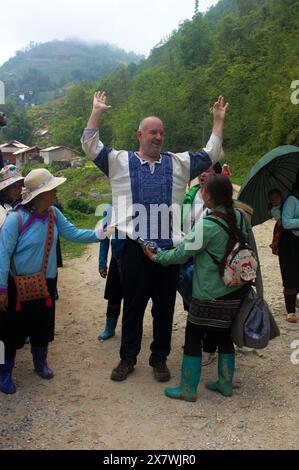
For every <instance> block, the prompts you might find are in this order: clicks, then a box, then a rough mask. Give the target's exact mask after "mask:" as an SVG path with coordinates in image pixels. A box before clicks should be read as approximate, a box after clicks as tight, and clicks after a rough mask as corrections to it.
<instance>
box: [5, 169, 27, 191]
mask: <svg viewBox="0 0 299 470" xmlns="http://www.w3.org/2000/svg"><path fill="white" fill-rule="evenodd" d="M23 179H24V178H23V176H22V175H20V173H19V172H18V170H17V167H16V166H15V165H7V166H4V167H3V168H2V169H1V170H0V191H2V189H5V188H7V187H8V186H11V185H12V184H14V183H16V182H17V181H21V180H23Z"/></svg>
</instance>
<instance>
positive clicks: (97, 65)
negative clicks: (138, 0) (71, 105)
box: [0, 40, 141, 104]
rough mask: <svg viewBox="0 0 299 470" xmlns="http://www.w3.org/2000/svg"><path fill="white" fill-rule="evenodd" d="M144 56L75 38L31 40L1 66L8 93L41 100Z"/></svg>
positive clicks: (137, 60)
mask: <svg viewBox="0 0 299 470" xmlns="http://www.w3.org/2000/svg"><path fill="white" fill-rule="evenodd" d="M140 60H141V56H138V55H136V54H134V53H133V52H130V53H127V52H125V51H123V50H122V49H119V48H117V47H114V46H112V45H109V44H88V43H84V42H81V41H76V40H66V41H58V40H55V41H51V42H47V43H43V44H34V43H31V44H30V45H29V46H28V47H27V48H26V49H25V50H24V51H18V52H17V53H16V56H15V57H13V58H11V59H9V60H8V61H7V62H5V63H4V64H3V65H2V67H0V80H2V81H4V83H5V85H6V95H7V97H8V98H12V99H14V100H15V101H18V99H19V98H18V97H19V95H24V101H25V102H28V103H35V104H39V103H42V102H44V101H47V100H49V99H55V98H58V97H60V96H63V95H64V94H65V93H66V90H67V89H68V87H69V86H70V84H73V83H77V82H80V81H82V80H100V79H101V78H103V77H104V76H106V75H109V74H110V73H111V72H112V71H113V69H115V68H116V67H117V66H118V65H120V64H129V63H131V62H133V63H138V62H139V61H140Z"/></svg>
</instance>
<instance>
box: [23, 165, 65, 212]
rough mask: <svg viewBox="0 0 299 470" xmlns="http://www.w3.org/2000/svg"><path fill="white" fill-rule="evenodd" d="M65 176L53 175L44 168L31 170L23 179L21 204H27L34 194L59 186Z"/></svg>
mask: <svg viewBox="0 0 299 470" xmlns="http://www.w3.org/2000/svg"><path fill="white" fill-rule="evenodd" d="M65 181H66V178H62V177H60V178H58V177H56V176H53V175H52V174H51V173H50V172H49V171H48V170H46V168H37V169H36V170H31V171H30V173H28V175H27V176H26V178H25V179H24V188H23V190H22V202H21V204H27V203H28V202H30V201H32V199H34V198H35V197H36V196H38V195H39V194H41V193H45V192H47V191H51V190H52V189H54V188H56V187H57V186H60V185H61V184H62V183H64V182H65Z"/></svg>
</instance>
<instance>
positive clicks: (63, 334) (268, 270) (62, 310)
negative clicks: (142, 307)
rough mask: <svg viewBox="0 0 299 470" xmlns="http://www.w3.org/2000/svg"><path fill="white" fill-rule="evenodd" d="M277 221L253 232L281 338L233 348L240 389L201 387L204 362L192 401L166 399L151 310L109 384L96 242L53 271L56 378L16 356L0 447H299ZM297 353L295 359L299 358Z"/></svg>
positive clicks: (176, 372) (112, 350)
mask: <svg viewBox="0 0 299 470" xmlns="http://www.w3.org/2000/svg"><path fill="white" fill-rule="evenodd" d="M272 228H273V223H272V222H271V221H270V222H267V223H266V224H264V225H263V226H260V227H258V228H257V230H255V232H256V236H257V241H258V245H259V250H260V256H261V261H262V268H263V273H264V283H265V291H266V299H267V300H268V301H269V304H270V306H271V308H272V310H273V312H274V314H275V317H276V320H277V322H278V324H279V326H280V327H281V333H282V335H281V337H280V338H278V339H276V340H274V341H273V342H272V343H271V344H270V346H269V347H268V348H267V349H266V350H263V351H262V352H261V353H259V354H256V353H255V352H251V353H247V354H242V353H237V361H236V362H237V370H236V388H235V391H234V395H233V396H232V397H231V398H224V397H222V396H220V395H217V394H214V393H213V392H210V391H208V390H206V389H205V388H204V382H205V381H206V380H207V379H208V378H211V377H214V376H215V373H216V364H215V363H212V364H210V365H209V366H207V367H204V368H203V376H202V379H201V383H200V387H199V398H198V401H197V402H196V403H186V402H181V401H176V400H170V399H168V398H166V397H165V396H164V395H163V388H164V385H163V384H159V383H157V382H155V381H154V378H153V373H152V369H151V368H150V367H149V366H148V355H149V345H150V342H151V315H150V306H149V308H148V310H147V313H146V318H145V326H144V338H143V343H142V352H141V354H140V356H139V358H138V364H137V367H136V369H135V371H134V373H133V374H131V375H130V376H129V377H128V379H127V380H126V381H125V382H122V383H116V382H112V381H111V380H110V373H111V369H112V368H113V367H114V366H115V365H116V363H117V362H118V348H119V341H120V328H119V326H118V328H117V335H116V336H115V337H114V338H113V339H111V340H109V341H107V342H102V343H99V341H98V340H97V335H98V333H99V330H100V329H101V327H102V325H103V324H104V318H105V306H106V302H105V301H103V300H102V299H103V289H104V280H102V279H101V278H100V277H99V275H98V273H97V256H98V247H97V246H95V245H93V246H91V247H89V248H88V250H87V252H86V253H85V254H84V256H83V257H82V258H80V259H76V260H72V261H68V262H66V263H65V267H64V268H63V269H62V270H60V274H59V291H60V300H59V301H58V304H57V326H56V331H57V336H56V339H55V342H54V343H52V345H51V346H50V352H49V365H50V366H51V367H52V368H53V369H54V371H55V378H54V380H51V381H49V382H47V381H44V380H42V379H40V378H39V377H38V376H37V375H36V374H35V373H34V372H33V368H32V363H31V354H30V347H29V346H26V347H24V348H23V349H22V350H21V351H19V352H18V355H17V363H16V368H15V370H14V379H15V382H16V385H17V393H16V394H15V395H12V396H5V395H4V394H0V407H1V417H0V448H1V449H8V448H12V449H105V450H110V449H120V450H123V449H136V450H137V449H145V450H147V449H149V450H150V449H161V450H166V449H169V450H171V449H180V450H188V449H190V450H193V449H297V448H298V444H299V434H298V430H299V426H298V425H299V416H298V390H299V387H298V384H299V365H297V366H296V365H293V364H292V363H291V359H290V358H291V354H292V352H293V350H292V349H291V343H292V342H293V341H294V340H299V324H297V325H291V324H288V323H286V321H285V315H284V313H285V311H284V302H283V296H282V286H281V279H280V274H279V268H278V259H277V258H276V257H274V256H272V255H271V251H270V249H269V248H268V245H269V243H270V240H271V234H272ZM185 320H186V317H185V313H184V312H183V308H182V304H181V301H180V299H179V297H178V299H177V305H176V313H175V321H174V332H173V351H172V354H171V356H170V357H169V361H168V365H169V368H170V370H171V373H172V380H171V382H170V385H177V383H178V381H179V377H180V363H181V357H182V344H183V341H184V326H185ZM298 356H299V355H298Z"/></svg>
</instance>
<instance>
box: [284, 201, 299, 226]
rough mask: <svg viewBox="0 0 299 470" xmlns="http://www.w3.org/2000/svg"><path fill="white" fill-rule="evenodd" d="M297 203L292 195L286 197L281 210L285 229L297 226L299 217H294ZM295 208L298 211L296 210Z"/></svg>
mask: <svg viewBox="0 0 299 470" xmlns="http://www.w3.org/2000/svg"><path fill="white" fill-rule="evenodd" d="M298 206H299V203H298V202H297V199H296V198H295V197H293V196H290V197H288V198H287V200H286V201H285V203H284V205H283V211H282V225H283V228H285V229H295V228H299V217H297V218H296V216H295V214H296V213H299V207H298ZM296 209H297V211H298V212H296Z"/></svg>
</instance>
